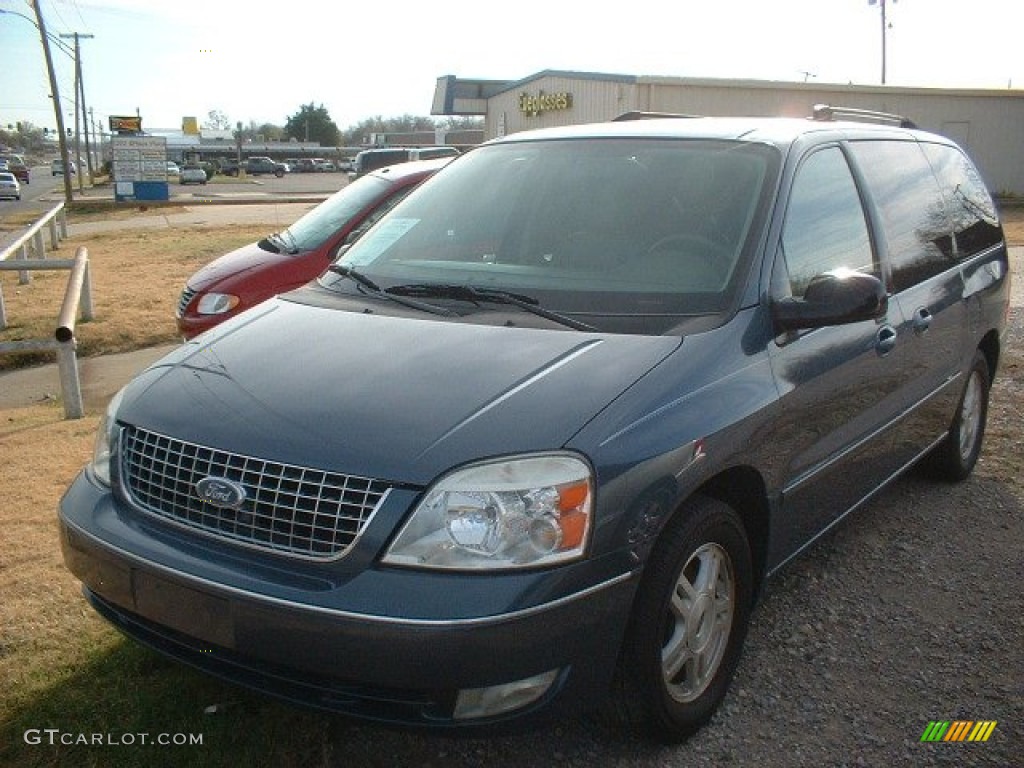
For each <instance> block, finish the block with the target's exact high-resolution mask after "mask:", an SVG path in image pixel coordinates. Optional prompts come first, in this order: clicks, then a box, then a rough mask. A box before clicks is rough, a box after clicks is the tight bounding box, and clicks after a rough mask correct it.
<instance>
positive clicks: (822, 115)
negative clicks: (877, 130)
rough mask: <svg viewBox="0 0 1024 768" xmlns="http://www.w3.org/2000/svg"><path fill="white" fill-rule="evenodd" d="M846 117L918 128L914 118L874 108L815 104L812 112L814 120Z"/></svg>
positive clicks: (823, 120) (825, 120) (866, 121)
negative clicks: (877, 110)
mask: <svg viewBox="0 0 1024 768" xmlns="http://www.w3.org/2000/svg"><path fill="white" fill-rule="evenodd" d="M840 118H846V119H847V120H859V121H861V122H865V123H883V124H885V125H896V126H899V127H900V128H917V125H916V124H915V123H914V121H913V120H910V119H909V118H906V117H903V116H902V115H894V114H892V113H890V112H876V111H875V110H872V109H856V108H854V107H834V106H832V105H831V104H815V105H814V110H813V112H812V113H811V119H812V120H818V121H822V122H828V121H831V120H838V119H840Z"/></svg>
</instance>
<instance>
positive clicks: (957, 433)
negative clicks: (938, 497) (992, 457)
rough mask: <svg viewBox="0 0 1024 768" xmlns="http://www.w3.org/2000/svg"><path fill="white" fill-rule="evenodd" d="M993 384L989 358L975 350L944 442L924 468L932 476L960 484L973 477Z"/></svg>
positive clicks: (983, 437)
mask: <svg viewBox="0 0 1024 768" xmlns="http://www.w3.org/2000/svg"><path fill="white" fill-rule="evenodd" d="M991 386H992V374H991V373H990V372H989V368H988V360H986V359H985V356H984V355H983V354H982V353H981V352H975V353H974V360H973V361H972V362H971V368H970V370H969V371H968V373H967V382H966V383H965V384H964V391H963V392H962V393H961V395H960V402H959V403H958V404H957V407H956V413H955V414H954V415H953V423H952V424H950V426H949V431H948V432H947V433H946V437H945V438H944V439H943V441H942V442H941V443H939V445H937V446H936V447H935V449H934V450H933V451H932V452H931V453H930V454H929V455H928V457H927V459H926V460H925V464H924V467H925V470H926V471H927V473H928V474H929V475H931V476H932V477H934V478H936V479H938V480H945V481H947V482H951V483H959V482H960V481H962V480H966V479H967V477H968V476H970V474H971V472H972V471H973V470H974V465H975V464H977V462H978V455H979V454H980V453H981V447H982V443H983V442H984V439H985V422H986V420H987V419H988V399H989V390H990V388H991Z"/></svg>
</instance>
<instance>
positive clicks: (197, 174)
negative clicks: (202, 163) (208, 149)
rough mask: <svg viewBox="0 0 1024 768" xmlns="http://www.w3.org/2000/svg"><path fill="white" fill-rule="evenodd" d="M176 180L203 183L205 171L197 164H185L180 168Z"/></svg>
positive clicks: (204, 181) (184, 182)
mask: <svg viewBox="0 0 1024 768" xmlns="http://www.w3.org/2000/svg"><path fill="white" fill-rule="evenodd" d="M178 181H179V182H181V183H182V184H205V183H206V171H204V170H203V169H202V168H200V167H199V166H198V165H186V166H185V167H184V168H182V169H181V174H180V175H179V176H178Z"/></svg>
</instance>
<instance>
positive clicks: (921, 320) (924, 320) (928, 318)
mask: <svg viewBox="0 0 1024 768" xmlns="http://www.w3.org/2000/svg"><path fill="white" fill-rule="evenodd" d="M913 324H914V333H916V334H917V335H918V336H923V335H924V334H925V333H927V332H928V329H929V328H931V327H932V313H931V312H929V311H928V310H927V309H925V308H924V307H921V308H920V309H918V310H916V311H915V312H914V320H913Z"/></svg>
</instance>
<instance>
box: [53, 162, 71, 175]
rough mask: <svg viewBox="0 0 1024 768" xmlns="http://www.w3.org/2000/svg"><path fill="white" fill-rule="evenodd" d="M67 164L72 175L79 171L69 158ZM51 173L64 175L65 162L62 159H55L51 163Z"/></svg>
mask: <svg viewBox="0 0 1024 768" xmlns="http://www.w3.org/2000/svg"><path fill="white" fill-rule="evenodd" d="M67 166H68V172H69V173H70V174H71V175H72V176H74V175H75V173H77V169H76V168H75V164H74V163H73V162H72V161H71V160H68V161H67ZM50 173H51V174H52V175H54V176H63V175H64V163H62V162H61V161H60V160H54V161H53V162H51V163H50Z"/></svg>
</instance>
